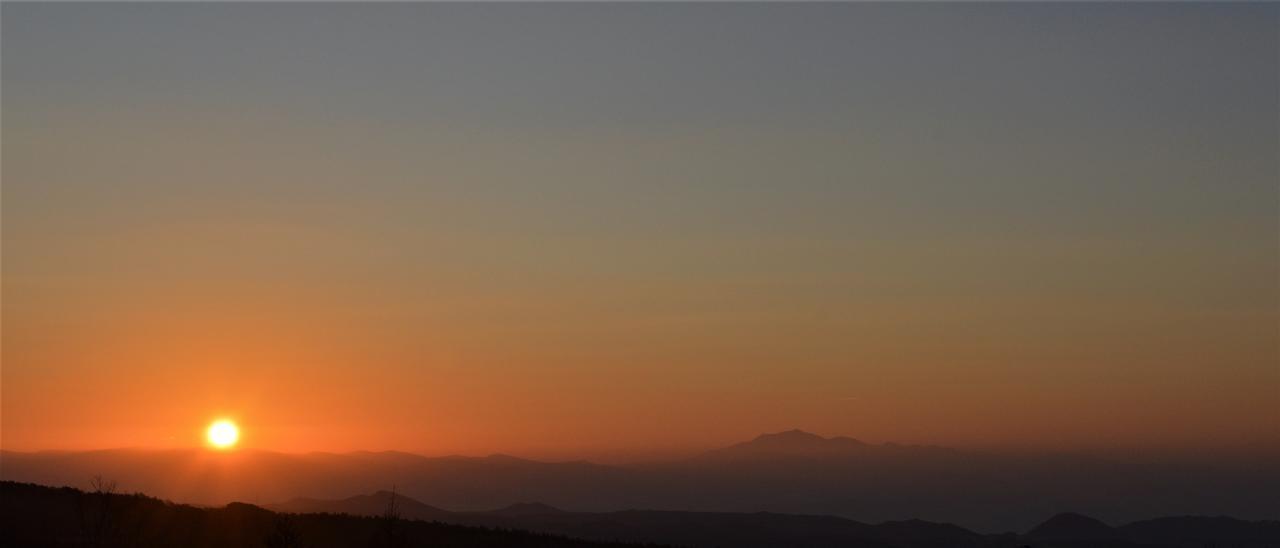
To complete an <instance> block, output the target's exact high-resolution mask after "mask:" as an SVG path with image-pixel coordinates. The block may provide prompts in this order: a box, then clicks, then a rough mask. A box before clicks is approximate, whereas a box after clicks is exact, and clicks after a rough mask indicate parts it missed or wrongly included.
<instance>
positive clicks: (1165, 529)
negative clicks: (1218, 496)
mask: <svg viewBox="0 0 1280 548" xmlns="http://www.w3.org/2000/svg"><path fill="white" fill-rule="evenodd" d="M380 494H382V495H386V494H387V493H385V492H382V493H380ZM360 500H362V499H360V498H359V497H351V498H347V499H342V500H335V501H331V504H330V505H328V506H325V505H323V504H320V505H317V504H316V503H315V501H306V502H305V503H303V504H298V503H297V502H295V501H291V502H286V503H282V504H274V505H267V508H269V509H271V510H274V511H277V512H287V513H297V512H302V511H304V509H305V511H310V512H316V511H322V512H331V513H347V514H353V515H368V516H378V515H381V513H382V512H383V510H384V509H385V508H386V504H387V502H388V501H389V498H386V497H384V498H383V499H382V503H383V505H382V506H381V507H372V508H371V507H368V506H364V505H362V504H361V503H359V502H355V501H360ZM399 506H400V508H402V509H403V515H404V516H405V517H407V518H413V519H427V520H433V521H440V522H443V523H452V524H459V525H467V526H480V527H501V528H513V529H522V530H528V531H535V532H540V533H549V534H556V535H564V536H569V537H575V538H584V539H588V540H622V541H627V542H655V543H663V544H668V543H669V544H673V545H680V546H690V547H694V548H714V547H717V546H738V547H748V548H765V547H771V546H868V547H869V546H880V547H890V546H892V547H902V548H914V547H938V548H941V547H943V546H947V547H974V548H978V547H991V548H996V547H1006V546H1009V547H1012V546H1024V545H1027V546H1076V545H1081V546H1089V547H1091V548H1108V547H1126V548H1130V547H1131V548H1137V547H1157V546H1159V547H1166V548H1169V547H1177V548H1202V547H1203V546H1205V545H1206V544H1212V543H1223V542H1231V543H1233V544H1232V546H1234V547H1236V548H1262V547H1274V546H1278V545H1280V544H1277V543H1280V522H1277V521H1261V522H1250V521H1244V520H1236V519H1231V518H1221V517H1194V516H1184V517H1169V518H1159V519H1155V520H1144V521H1140V522H1134V523H1131V524H1127V525H1124V526H1121V527H1111V526H1109V525H1106V524H1105V523H1103V522H1101V521H1099V520H1096V519H1094V518H1091V517H1088V516H1084V515H1081V514H1075V513H1062V514H1058V515H1056V516H1053V517H1051V518H1049V519H1048V520H1046V521H1044V522H1043V523H1041V524H1039V525H1037V526H1036V527H1034V528H1032V529H1031V530H1030V531H1028V532H1026V533H1025V534H1021V535H1017V534H997V535H983V534H979V533H976V532H973V531H970V530H968V529H965V528H963V527H960V526H957V525H953V524H949V523H934V522H929V521H924V520H918V519H913V520H905V521H887V522H884V523H880V524H878V525H871V524H866V523H862V522H858V521H854V520H849V519H845V518H839V517H834V516H807V515H790V514H775V513H767V512H757V513H724V512H670V511H648V510H624V511H618V512H566V511H563V510H559V509H556V508H552V507H549V506H546V505H542V504H536V503H530V504H521V505H516V506H519V507H521V508H520V509H519V510H517V511H511V510H512V508H511V507H508V508H504V509H500V510H494V511H485V512H444V513H443V514H441V513H440V512H441V511H440V510H439V509H435V508H431V507H430V506H427V505H425V504H422V503H421V502H418V501H415V500H412V499H409V498H407V497H402V498H400V499H399ZM419 508H428V509H430V510H429V511H427V512H426V513H422V512H421V511H419V510H414V509H419Z"/></svg>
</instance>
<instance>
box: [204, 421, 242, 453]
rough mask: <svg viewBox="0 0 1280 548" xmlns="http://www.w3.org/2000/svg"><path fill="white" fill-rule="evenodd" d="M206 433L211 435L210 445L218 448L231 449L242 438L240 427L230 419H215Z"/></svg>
mask: <svg viewBox="0 0 1280 548" xmlns="http://www.w3.org/2000/svg"><path fill="white" fill-rule="evenodd" d="M206 435H207V436H208V437H209V445H212V446H213V447H215V448H217V449H230V448H232V447H233V446H235V444H236V441H237V440H239V439H240V428H238V427H236V423H234V422H231V421H229V420H219V421H214V422H213V424H210V425H209V430H208V432H206Z"/></svg>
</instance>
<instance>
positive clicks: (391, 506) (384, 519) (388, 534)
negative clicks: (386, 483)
mask: <svg viewBox="0 0 1280 548" xmlns="http://www.w3.org/2000/svg"><path fill="white" fill-rule="evenodd" d="M397 496H398V495H397V494H396V487H395V486H394V485H393V486H391V496H390V497H388V498H387V507H386V508H385V509H384V510H383V511H382V515H381V516H378V532H377V533H376V534H375V536H374V538H373V542H372V544H373V546H374V547H375V548H396V547H398V546H400V545H401V544H403V543H402V542H401V538H400V531H399V527H398V525H399V522H400V501H398V500H396V499H397Z"/></svg>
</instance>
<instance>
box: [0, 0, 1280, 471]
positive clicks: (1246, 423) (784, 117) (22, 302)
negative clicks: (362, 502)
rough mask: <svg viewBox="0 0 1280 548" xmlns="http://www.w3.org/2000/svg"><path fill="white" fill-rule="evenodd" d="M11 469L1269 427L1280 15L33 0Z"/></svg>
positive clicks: (1279, 258) (11, 333) (22, 52)
mask: <svg viewBox="0 0 1280 548" xmlns="http://www.w3.org/2000/svg"><path fill="white" fill-rule="evenodd" d="M2 24H3V29H2V30H3V32H2V33H0V40H2V46H3V47H2V49H0V51H2V59H0V61H2V65H3V66H2V78H0V85H2V87H3V90H2V91H3V99H2V100H3V132H2V133H3V134H2V139H3V320H4V321H3V385H2V386H3V398H2V400H0V402H2V405H0V408H2V414H0V416H2V417H3V429H2V431H0V445H2V446H3V447H4V448H5V449H12V450H35V449H50V448H66V449H71V448H102V447H118V446H190V445H196V444H198V443H199V442H200V433H201V430H202V429H203V427H204V426H205V425H206V424H207V423H208V422H209V421H210V420H211V419H213V418H215V417H218V416H229V417H233V418H235V419H237V420H238V421H239V422H240V423H241V426H242V427H243V430H244V432H243V434H244V443H245V445H248V446H253V447H261V448H267V449H276V450H284V451H311V450H333V451H343V450H355V449H374V450H376V449H400V450H408V451H415V452H423V453H429V454H440V453H452V452H460V453H487V452H492V451H504V452H511V453H516V454H522V455H529V456H538V457H548V458H550V457H555V458H559V457H577V456H592V457H601V456H604V455H621V454H630V455H641V454H646V455H647V454H657V453H662V452H676V451H684V450H693V449H696V448H707V447H711V446H716V445H721V444H724V443H728V442H733V441H738V440H741V439H746V438H749V437H752V436H754V435H755V434H758V433H760V432H765V431H774V430H782V429H789V428H795V427H799V428H804V429H806V430H812V431H815V432H819V433H822V434H829V435H835V434H841V435H850V436H854V437H858V438H861V439H864V440H867V441H872V442H883V441H898V442H911V443H937V444H944V445H951V446H958V447H986V448H1001V447H1003V448H1024V449H1025V448H1035V449H1046V448H1051V449H1064V448H1065V449H1097V448H1135V449H1147V450H1150V449H1154V450H1175V449H1176V450H1204V449H1211V448H1216V449H1223V448H1225V449H1230V450H1244V451H1250V450H1256V449H1258V448H1273V449H1274V448H1276V447H1280V403H1278V402H1280V365H1278V364H1280V313H1278V311H1280V162H1278V158H1280V152H1278V151H1280V133H1278V128H1280V108H1278V106H1277V105H1278V103H1280V100H1278V97H1280V6H1277V5H1274V4H1272V5H1197V4H1163V5H1115V4H1110V5H1105V4H1086V5H1080V4H1076V5H1043V4H1040V5H1007V4H1003V5H997V4H984V5H977V4H972V5H938V4H907V5H884V4H876V5H869V4H863V5H833V4H804V5H784V4H737V5H728V4H700V5H675V4H626V5H617V4H615V5H584V4H558V5H495V4H465V5H462V4H452V5H422V4H380V5H355V4H324V5H317V4H313V5H301V4H274V5H247V4H237V5H212V4H203V5H180V4H163V5H161V4H93V5H88V4H53V5H34V4H13V3H6V4H4V6H3V10H2Z"/></svg>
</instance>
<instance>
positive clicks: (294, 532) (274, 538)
mask: <svg viewBox="0 0 1280 548" xmlns="http://www.w3.org/2000/svg"><path fill="white" fill-rule="evenodd" d="M263 542H264V543H265V544H266V545H267V548H299V547H301V546H302V541H301V540H300V539H299V538H298V529H297V527H294V524H293V518H291V517H289V515H288V514H277V515H276V519H275V520H274V529H272V531H271V532H270V533H269V534H267V538H266V539H264V540H263Z"/></svg>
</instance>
